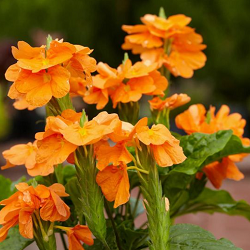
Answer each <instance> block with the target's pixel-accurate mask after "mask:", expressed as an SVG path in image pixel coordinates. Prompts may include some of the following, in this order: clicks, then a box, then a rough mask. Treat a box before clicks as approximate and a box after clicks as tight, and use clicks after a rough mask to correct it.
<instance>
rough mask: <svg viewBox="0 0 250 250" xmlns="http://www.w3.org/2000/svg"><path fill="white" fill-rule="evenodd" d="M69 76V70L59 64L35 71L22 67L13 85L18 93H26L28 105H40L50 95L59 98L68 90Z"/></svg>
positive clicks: (46, 100) (44, 102) (47, 100)
mask: <svg viewBox="0 0 250 250" xmlns="http://www.w3.org/2000/svg"><path fill="white" fill-rule="evenodd" d="M69 77H70V74H69V72H68V71H67V70H66V69H65V68H63V67H62V66H59V65H58V66H54V67H51V68H49V69H47V71H45V70H41V71H39V72H37V73H32V72H31V71H30V70H23V69H22V70H21V71H20V73H19V76H18V79H17V80H16V81H15V85H14V86H15V88H16V90H17V91H18V92H19V93H21V94H26V97H25V99H26V101H27V102H28V103H29V104H30V105H33V106H37V107H41V106H43V105H45V104H46V103H48V102H49V101H50V99H51V98H52V96H54V97H56V98H61V97H63V96H65V95H66V94H67V93H68V92H69V89H70V85H69Z"/></svg>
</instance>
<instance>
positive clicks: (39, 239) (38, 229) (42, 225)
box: [32, 214, 57, 250]
mask: <svg viewBox="0 0 250 250" xmlns="http://www.w3.org/2000/svg"><path fill="white" fill-rule="evenodd" d="M37 216H39V215H38V214H37V215H35V214H33V215H32V220H33V222H34V223H33V228H34V239H35V241H36V244H37V246H38V248H39V249H40V250H56V249H57V247H56V238H55V233H54V232H50V235H48V234H47V233H46V232H48V231H49V229H50V225H51V222H49V221H42V220H41V218H40V217H37Z"/></svg>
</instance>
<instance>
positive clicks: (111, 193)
mask: <svg viewBox="0 0 250 250" xmlns="http://www.w3.org/2000/svg"><path fill="white" fill-rule="evenodd" d="M96 182H97V184H98V185H99V186H100V187H101V189H102V192H103V194H104V196H105V198H106V199H107V200H108V201H115V203H114V208H117V207H118V206H120V205H122V204H125V203H126V202H127V201H128V200H129V197H130V194H129V179H128V173H127V166H126V165H125V164H122V165H119V166H113V165H110V166H107V167H106V168H105V169H104V170H102V171H99V172H98V173H97V176H96Z"/></svg>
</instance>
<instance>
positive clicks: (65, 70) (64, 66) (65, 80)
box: [5, 40, 96, 110]
mask: <svg viewBox="0 0 250 250" xmlns="http://www.w3.org/2000/svg"><path fill="white" fill-rule="evenodd" d="M91 52H92V51H91V50H90V49H89V48H87V47H83V46H80V45H72V44H70V43H66V42H62V41H57V40H52V41H51V42H50V45H49V47H46V46H41V47H34V48H33V47H31V46H30V45H29V44H27V43H25V42H23V41H21V42H18V48H16V47H12V54H13V56H14V58H15V59H16V60H17V63H15V64H13V65H11V66H10V67H9V68H8V69H7V71H6V74H5V77H6V79H7V80H8V81H10V82H13V84H12V86H11V88H10V91H9V93H8V96H9V97H10V98H12V99H16V100H17V101H16V102H15V105H14V106H15V107H16V108H18V109H25V108H28V109H29V110H32V109H34V108H36V107H41V106H43V105H45V104H47V103H48V102H49V101H50V100H51V98H52V97H55V98H61V97H64V96H65V95H66V94H68V93H71V90H72V94H78V91H79V89H82V91H84V89H86V87H87V86H88V85H90V84H91V82H92V78H91V72H93V71H95V68H96V61H95V59H94V58H91V57H90V56H89V54H90V53H91ZM71 84H72V87H71Z"/></svg>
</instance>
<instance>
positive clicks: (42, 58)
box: [12, 40, 76, 73]
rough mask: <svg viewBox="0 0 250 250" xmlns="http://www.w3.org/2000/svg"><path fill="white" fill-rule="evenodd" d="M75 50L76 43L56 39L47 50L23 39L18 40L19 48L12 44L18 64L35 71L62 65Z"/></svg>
mask: <svg viewBox="0 0 250 250" xmlns="http://www.w3.org/2000/svg"><path fill="white" fill-rule="evenodd" d="M75 51H76V49H75V47H74V45H72V44H70V43H65V42H59V41H56V40H54V41H52V42H51V43H50V48H49V49H47V50H46V47H45V46H41V47H34V48H33V47H31V46H30V45H29V44H28V43H26V42H23V41H20V42H18V48H16V47H14V46H12V54H13V56H14V58H15V59H17V60H18V62H17V64H18V66H19V67H20V68H22V69H27V70H31V71H32V72H33V73H37V72H39V71H40V70H42V69H48V68H50V67H53V66H55V65H60V64H61V63H63V62H65V61H67V60H69V59H70V58H71V57H72V54H73V53H74V52H75Z"/></svg>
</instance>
